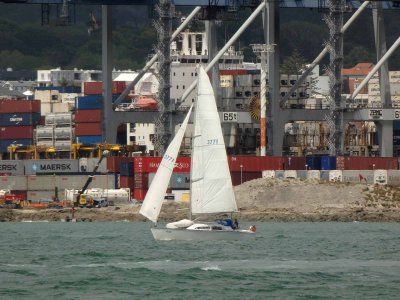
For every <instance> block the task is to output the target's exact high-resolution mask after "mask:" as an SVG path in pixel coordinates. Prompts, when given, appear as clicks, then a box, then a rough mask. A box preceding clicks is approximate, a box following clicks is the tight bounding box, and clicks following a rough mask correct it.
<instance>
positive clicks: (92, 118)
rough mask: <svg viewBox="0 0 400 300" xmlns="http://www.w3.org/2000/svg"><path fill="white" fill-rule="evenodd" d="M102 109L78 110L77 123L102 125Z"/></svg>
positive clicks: (76, 112)
mask: <svg viewBox="0 0 400 300" xmlns="http://www.w3.org/2000/svg"><path fill="white" fill-rule="evenodd" d="M101 120H102V118H101V109H78V110H76V111H75V123H100V122H101Z"/></svg>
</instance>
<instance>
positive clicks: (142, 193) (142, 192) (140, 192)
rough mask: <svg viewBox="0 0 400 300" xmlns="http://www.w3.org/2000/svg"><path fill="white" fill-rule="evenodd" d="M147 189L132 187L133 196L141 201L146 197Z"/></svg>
mask: <svg viewBox="0 0 400 300" xmlns="http://www.w3.org/2000/svg"><path fill="white" fill-rule="evenodd" d="M146 193H147V189H134V190H133V198H134V199H135V200H137V201H143V200H144V197H146Z"/></svg>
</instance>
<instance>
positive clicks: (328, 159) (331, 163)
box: [321, 156, 336, 170]
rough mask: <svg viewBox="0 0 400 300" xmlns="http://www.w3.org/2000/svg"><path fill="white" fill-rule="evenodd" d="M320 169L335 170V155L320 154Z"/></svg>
mask: <svg viewBox="0 0 400 300" xmlns="http://www.w3.org/2000/svg"><path fill="white" fill-rule="evenodd" d="M321 170H336V156H322V157H321Z"/></svg>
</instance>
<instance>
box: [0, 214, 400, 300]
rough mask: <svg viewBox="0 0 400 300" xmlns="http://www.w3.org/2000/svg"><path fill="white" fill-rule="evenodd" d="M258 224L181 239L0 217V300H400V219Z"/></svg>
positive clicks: (130, 226)
mask: <svg viewBox="0 0 400 300" xmlns="http://www.w3.org/2000/svg"><path fill="white" fill-rule="evenodd" d="M255 224H256V226H257V235H256V236H255V237H254V238H253V239H251V240H246V241H234V242H226V241H220V242H215V241H212V242H183V241H179V242H177V241H155V240H153V237H152V236H151V233H150V227H151V225H150V223H143V222H120V223H117V222H114V223H111V222H110V223H97V222H93V223H56V222H49V223H1V224H0V242H1V243H0V299H41V300H44V299H57V300H59V299H113V300H115V299H274V298H275V299H399V297H400V296H399V295H400V224H397V223H255ZM241 225H242V227H245V226H248V225H250V223H249V224H241Z"/></svg>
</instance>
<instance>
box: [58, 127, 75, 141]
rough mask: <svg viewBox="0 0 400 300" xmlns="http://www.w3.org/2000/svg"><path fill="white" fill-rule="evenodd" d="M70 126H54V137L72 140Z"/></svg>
mask: <svg viewBox="0 0 400 300" xmlns="http://www.w3.org/2000/svg"><path fill="white" fill-rule="evenodd" d="M72 133H73V132H72V127H56V128H54V138H55V139H56V140H72V136H73V134H72Z"/></svg>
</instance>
